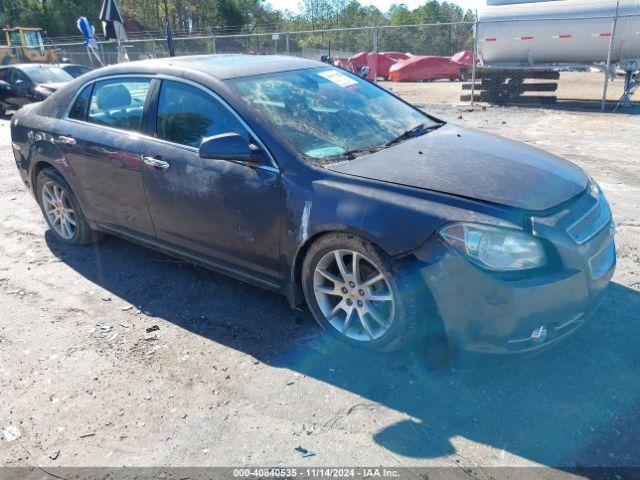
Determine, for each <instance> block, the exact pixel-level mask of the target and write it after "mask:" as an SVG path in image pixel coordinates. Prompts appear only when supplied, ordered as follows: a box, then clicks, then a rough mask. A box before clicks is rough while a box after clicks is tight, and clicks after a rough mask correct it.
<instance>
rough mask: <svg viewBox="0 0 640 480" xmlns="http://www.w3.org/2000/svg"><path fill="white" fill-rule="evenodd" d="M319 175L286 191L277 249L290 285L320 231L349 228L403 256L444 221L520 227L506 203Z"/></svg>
mask: <svg viewBox="0 0 640 480" xmlns="http://www.w3.org/2000/svg"><path fill="white" fill-rule="evenodd" d="M323 176H324V177H325V178H323V179H321V180H317V181H314V182H312V183H311V184H310V185H307V186H308V188H311V189H313V190H314V193H313V194H312V195H308V194H306V195H305V194H304V192H303V191H295V192H291V191H290V190H288V196H287V199H286V204H287V211H288V215H287V217H286V220H285V223H286V227H285V228H286V231H285V232H283V248H282V253H283V256H284V258H285V264H286V265H287V266H288V268H289V271H288V272H286V278H287V279H288V283H291V284H292V285H294V287H293V290H295V289H296V288H297V287H295V285H297V283H298V281H299V279H300V272H301V267H302V262H303V261H304V257H305V255H306V252H307V250H308V248H309V247H310V245H311V244H312V243H313V242H314V241H316V240H317V239H318V238H319V237H320V236H322V235H323V234H327V233H332V232H344V233H351V234H353V235H357V236H359V237H361V238H363V239H365V240H367V241H369V242H371V243H373V244H375V245H376V246H378V247H379V248H381V249H382V250H383V251H384V252H385V253H387V254H388V255H389V256H391V257H403V256H407V255H410V254H411V253H412V252H415V251H416V250H418V249H420V248H421V247H422V246H423V245H424V244H425V243H426V242H427V241H428V240H429V239H430V238H432V237H433V234H434V233H435V232H436V231H437V230H438V229H439V228H440V227H441V226H443V225H444V224H446V223H449V222H455V221H466V222H469V221H473V222H477V223H484V224H489V225H497V226H505V227H509V228H522V226H523V216H522V214H521V213H520V212H518V211H516V210H514V209H511V208H505V207H501V206H497V205H491V204H487V203H485V202H477V201H474V200H471V199H465V198H459V197H455V196H451V195H446V194H439V193H437V192H430V191H425V190H418V189H415V188H406V187H400V186H396V185H391V184H387V183H384V182H375V181H368V180H363V179H356V178H353V177H348V176H343V175H337V176H333V175H330V176H327V175H326V174H325V175H323ZM286 183H287V184H288V182H286ZM310 198H314V199H315V200H313V201H312V200H309V199H310ZM336 219H337V220H338V221H337V222H336Z"/></svg>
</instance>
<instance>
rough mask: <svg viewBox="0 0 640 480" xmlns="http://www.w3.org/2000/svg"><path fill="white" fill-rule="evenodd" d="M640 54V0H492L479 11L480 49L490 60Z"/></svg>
mask: <svg viewBox="0 0 640 480" xmlns="http://www.w3.org/2000/svg"><path fill="white" fill-rule="evenodd" d="M616 14H617V16H618V20H617V22H616V27H615V36H614V37H613V44H612V48H611V61H612V63H614V64H616V63H618V64H619V63H628V62H634V61H635V62H637V61H638V60H640V1H638V0H620V5H619V6H618V5H617V2H616V0H586V1H583V0H550V1H538V2H531V1H529V2H521V1H517V0H516V1H513V0H489V1H488V6H487V7H486V8H484V9H482V10H480V11H479V12H478V55H479V58H480V59H481V61H482V62H483V63H484V64H486V65H494V66H495V65H504V66H532V65H539V64H579V63H582V64H603V63H604V64H606V63H607V57H608V54H609V43H610V41H611V34H612V31H613V19H614V17H616Z"/></svg>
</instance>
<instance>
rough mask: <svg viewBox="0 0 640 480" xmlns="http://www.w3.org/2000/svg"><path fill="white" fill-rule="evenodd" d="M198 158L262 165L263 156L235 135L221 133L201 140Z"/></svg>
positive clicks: (258, 150)
mask: <svg viewBox="0 0 640 480" xmlns="http://www.w3.org/2000/svg"><path fill="white" fill-rule="evenodd" d="M200 158H210V159H215V160H230V161H236V162H247V163H254V164H262V163H264V160H265V155H264V152H262V150H260V148H258V147H257V146H255V145H252V144H250V143H248V142H247V141H246V140H245V139H244V137H242V136H241V135H238V134H237V133H222V134H220V135H214V136H212V137H207V138H205V139H203V140H202V143H201V144H200Z"/></svg>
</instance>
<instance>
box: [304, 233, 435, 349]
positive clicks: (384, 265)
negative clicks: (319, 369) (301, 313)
mask: <svg viewBox="0 0 640 480" xmlns="http://www.w3.org/2000/svg"><path fill="white" fill-rule="evenodd" d="M409 267H410V265H409ZM301 273H302V278H301V280H302V288H303V290H304V297H305V300H306V301H307V305H308V306H309V310H310V311H311V313H312V315H313V316H314V318H315V319H316V321H317V322H318V323H319V324H320V326H321V327H322V328H324V329H325V330H326V331H327V332H328V333H330V334H331V335H333V336H334V337H336V338H338V339H340V340H341V341H343V342H345V343H348V344H350V345H354V346H356V347H359V348H364V349H367V350H374V351H390V350H395V349H397V348H399V347H400V346H402V345H403V344H405V343H406V342H408V341H409V340H411V339H415V338H417V335H418V334H419V331H420V330H421V329H422V326H423V325H424V324H425V323H426V321H427V318H426V317H427V316H428V315H429V310H428V305H427V304H426V302H425V300H426V299H427V298H428V295H425V293H427V292H426V291H425V288H426V285H425V284H424V282H422V281H421V279H420V278H419V277H417V276H416V275H415V271H414V270H413V269H412V268H408V265H407V263H406V262H403V261H397V260H394V259H392V258H391V257H389V255H387V254H386V253H385V252H384V251H383V250H382V249H380V248H378V247H377V246H376V245H374V244H372V243H371V242H368V241H367V240H365V239H363V238H360V237H357V236H355V235H351V234H346V233H339V232H335V233H328V234H325V235H324V236H322V237H320V238H319V239H318V240H316V241H315V242H314V243H313V244H312V245H311V246H310V247H309V250H308V251H307V252H306V255H305V259H304V262H303V264H302V272H301Z"/></svg>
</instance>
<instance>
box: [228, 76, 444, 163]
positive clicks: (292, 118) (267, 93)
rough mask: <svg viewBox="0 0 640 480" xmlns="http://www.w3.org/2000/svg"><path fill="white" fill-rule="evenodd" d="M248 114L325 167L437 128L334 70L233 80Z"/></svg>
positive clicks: (378, 91) (375, 89) (422, 116)
mask: <svg viewBox="0 0 640 480" xmlns="http://www.w3.org/2000/svg"><path fill="white" fill-rule="evenodd" d="M230 83H231V84H232V85H233V86H234V87H235V88H236V90H237V92H238V93H239V96H240V97H241V98H242V100H243V101H244V103H245V104H246V105H247V107H248V108H249V110H250V111H252V112H254V113H256V114H257V115H258V116H259V117H260V118H261V119H262V121H263V122H265V123H267V124H268V125H270V126H271V127H272V128H273V129H275V130H276V131H277V132H278V133H280V134H281V135H282V136H283V137H285V138H286V139H288V140H289V143H290V145H291V146H292V147H293V148H294V149H295V150H296V151H297V152H299V153H302V154H303V155H305V156H306V157H309V158H310V159H311V160H312V161H314V160H315V161H319V162H322V163H327V162H331V161H338V160H341V159H344V158H345V157H346V158H350V157H351V156H352V155H354V154H356V153H358V152H365V153H366V152H368V151H371V150H372V149H375V148H384V147H385V146H388V145H389V144H391V143H394V142H397V141H402V140H405V139H408V138H411V137H412V136H417V135H419V134H423V133H426V132H427V131H428V130H429V128H432V127H436V126H437V125H439V124H438V123H437V122H436V121H434V120H432V119H431V118H429V117H428V116H426V115H425V114H423V113H421V112H420V111H418V110H416V109H414V108H412V107H410V106H409V105H407V104H405V103H404V102H402V101H400V100H398V99H397V98H395V97H394V96H393V95H391V94H389V93H387V92H386V91H384V90H382V89H380V88H378V87H376V86H375V85H373V84H371V83H369V82H367V81H366V80H363V79H360V78H358V77H356V76H355V75H352V74H350V73H348V72H345V71H342V70H338V69H336V68H331V67H329V68H318V69H311V70H298V71H292V72H282V73H277V74H272V75H266V76H259V77H257V76H256V77H247V78H240V79H235V80H231V81H230Z"/></svg>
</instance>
